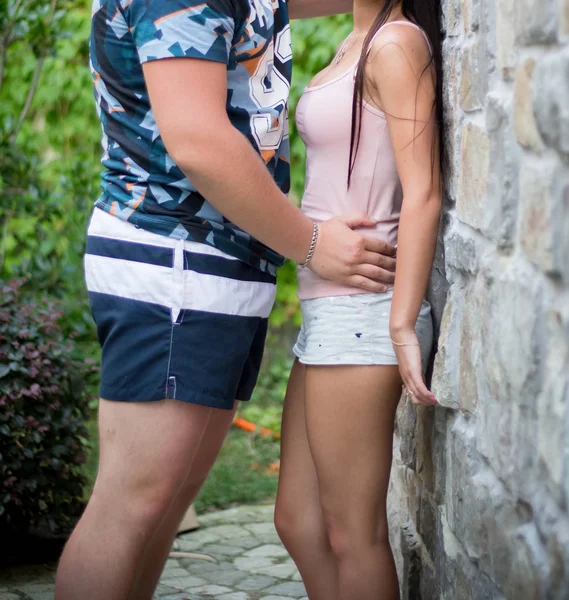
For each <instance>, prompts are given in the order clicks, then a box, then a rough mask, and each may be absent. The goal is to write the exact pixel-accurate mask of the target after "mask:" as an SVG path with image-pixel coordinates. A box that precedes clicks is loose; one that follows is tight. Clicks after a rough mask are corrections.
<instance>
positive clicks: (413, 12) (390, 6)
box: [348, 0, 444, 187]
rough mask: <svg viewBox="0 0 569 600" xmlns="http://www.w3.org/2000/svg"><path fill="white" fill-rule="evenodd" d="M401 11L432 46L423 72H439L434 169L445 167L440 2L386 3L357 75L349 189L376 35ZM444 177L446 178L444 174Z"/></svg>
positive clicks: (390, 0) (402, 0)
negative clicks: (369, 63) (395, 13)
mask: <svg viewBox="0 0 569 600" xmlns="http://www.w3.org/2000/svg"><path fill="white" fill-rule="evenodd" d="M399 6H400V7H401V12H402V14H403V16H404V17H405V18H406V19H407V20H409V21H411V22H412V23H415V25H418V26H419V27H420V28H421V29H422V30H423V31H424V32H425V33H426V34H427V37H428V38H429V42H430V43H431V50H432V54H431V61H430V62H429V64H428V65H427V66H426V67H425V69H424V70H423V73H422V74H421V77H422V76H423V75H424V74H425V73H426V72H427V71H428V70H429V69H430V68H431V67H432V66H433V67H434V72H435V100H434V103H433V112H434V116H435V120H436V125H437V128H438V134H439V141H438V142H437V139H436V137H435V139H434V140H433V148H432V157H431V160H432V165H433V167H434V166H435V164H436V161H437V160H438V161H439V163H440V167H441V170H442V169H443V167H444V150H443V140H442V129H443V73H442V48H441V43H442V39H441V29H440V24H439V14H440V0H386V1H385V4H384V5H383V8H382V9H381V10H380V12H379V14H378V15H377V18H376V19H375V22H374V24H373V25H372V26H371V29H370V30H369V32H368V34H367V36H366V39H365V40H364V44H363V48H362V54H361V57H360V61H359V64H358V68H357V71H356V80H355V87H354V100H353V105H352V134H351V139H350V163H349V172H348V187H349V186H350V183H351V179H352V173H353V170H354V166H355V162H356V158H357V154H358V147H359V144H360V137H361V131H362V114H363V97H364V90H365V81H366V79H365V77H366V76H365V67H366V62H367V59H368V55H369V50H370V47H371V44H372V42H373V38H374V37H375V34H376V33H377V32H378V31H379V29H380V28H381V27H382V26H383V25H385V23H386V22H387V19H388V18H389V15H390V14H391V12H392V11H393V10H394V9H395V8H398V7H399ZM437 150H438V151H437ZM441 175H442V174H441Z"/></svg>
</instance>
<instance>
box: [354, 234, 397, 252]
mask: <svg viewBox="0 0 569 600" xmlns="http://www.w3.org/2000/svg"><path fill="white" fill-rule="evenodd" d="M362 237H363V238H364V248H365V249H366V250H369V251H370V252H378V253H379V254H384V255H386V256H395V255H396V254H397V248H395V246H392V245H391V244H388V243H387V242H385V241H384V240H380V239H378V238H372V237H370V236H369V235H364V236H362Z"/></svg>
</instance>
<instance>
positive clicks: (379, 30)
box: [367, 21, 433, 54]
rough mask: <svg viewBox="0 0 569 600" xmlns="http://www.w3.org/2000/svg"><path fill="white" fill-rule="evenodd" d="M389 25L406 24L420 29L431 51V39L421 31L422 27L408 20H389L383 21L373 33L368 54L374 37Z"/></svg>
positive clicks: (431, 51)
mask: <svg viewBox="0 0 569 600" xmlns="http://www.w3.org/2000/svg"><path fill="white" fill-rule="evenodd" d="M390 25H407V27H414V28H415V29H416V30H417V31H420V32H421V34H422V35H423V37H424V38H425V41H426V42H427V47H428V48H429V52H430V53H431V54H432V53H433V48H432V46H431V41H430V40H429V36H428V35H427V34H426V33H425V32H424V31H423V29H421V27H419V26H418V25H415V23H411V22H410V21H389V22H388V23H384V24H383V25H382V26H381V27H380V28H379V29H378V30H377V31H376V32H375V35H374V36H373V38H372V39H371V43H370V45H369V48H368V51H367V52H368V54H369V53H370V52H371V48H372V46H373V43H374V42H375V38H376V37H377V36H378V35H379V34H380V33H381V31H382V30H383V29H385V28H386V27H389V26H390Z"/></svg>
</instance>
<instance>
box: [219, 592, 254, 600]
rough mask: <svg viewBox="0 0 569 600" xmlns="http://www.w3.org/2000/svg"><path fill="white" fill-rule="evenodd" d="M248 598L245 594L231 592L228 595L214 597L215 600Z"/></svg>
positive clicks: (246, 599)
mask: <svg viewBox="0 0 569 600" xmlns="http://www.w3.org/2000/svg"><path fill="white" fill-rule="evenodd" d="M250 597H251V596H249V594H246V593H245V592H231V593H230V594H222V595H221V596H216V598H217V600H249V598H250Z"/></svg>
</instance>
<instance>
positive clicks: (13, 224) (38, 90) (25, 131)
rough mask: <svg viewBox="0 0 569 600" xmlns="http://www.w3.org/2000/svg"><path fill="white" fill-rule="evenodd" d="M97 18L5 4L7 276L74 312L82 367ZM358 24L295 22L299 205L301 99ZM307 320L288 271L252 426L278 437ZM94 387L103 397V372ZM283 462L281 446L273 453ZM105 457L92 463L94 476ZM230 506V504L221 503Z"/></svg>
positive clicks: (0, 247) (0, 122)
mask: <svg viewBox="0 0 569 600" xmlns="http://www.w3.org/2000/svg"><path fill="white" fill-rule="evenodd" d="M90 17H91V3H90V2H89V1H88V0H76V1H75V2H68V1H67V0H0V280H2V279H3V280H7V279H10V278H12V277H20V276H23V277H26V278H27V284H26V286H25V291H26V292H27V293H28V295H30V296H32V297H33V296H39V295H40V294H41V295H42V296H45V295H47V296H48V297H49V298H52V299H56V300H57V301H58V302H59V306H60V307H61V310H62V313H63V317H62V318H61V320H60V325H61V327H62V329H63V331H64V333H65V334H66V335H70V334H73V335H74V337H75V340H76V344H75V353H76V355H77V356H76V357H77V358H78V359H80V360H83V361H86V360H89V359H90V360H93V359H94V360H98V358H99V349H98V344H97V342H96V336H95V330H94V326H93V323H92V320H91V317H90V314H89V310H88V304H87V296H86V291H85V287H84V282H83V270H82V255H83V250H84V240H85V230H86V226H87V221H88V218H89V215H90V211H91V206H92V204H93V202H94V200H95V199H96V197H97V195H98V186H99V173H100V166H99V158H100V155H101V147H100V125H99V121H98V119H97V116H96V112H95V106H94V100H93V91H92V83H91V76H90V72H89V69H88V53H89V48H88V39H89V29H90ZM350 27H351V19H350V18H349V17H348V16H340V17H332V18H328V19H313V20H306V21H298V22H294V23H293V25H292V31H293V48H294V50H295V64H294V74H293V85H292V90H291V107H290V116H291V152H292V180H293V191H292V194H291V198H292V200H293V201H295V202H298V200H299V198H300V197H301V195H302V190H303V186H304V158H305V155H304V147H303V144H302V141H301V140H300V139H299V137H298V134H297V131H296V127H295V122H294V110H295V106H296V102H297V100H298V98H299V97H300V94H301V93H302V90H303V88H304V87H305V86H306V85H307V84H308V82H309V81H310V79H311V77H312V76H313V75H314V74H315V73H316V72H318V71H319V70H320V69H321V68H323V67H324V66H325V65H326V63H327V62H328V61H329V60H330V59H331V57H332V55H333V53H334V52H335V49H336V48H337V46H338V44H339V43H340V42H341V40H342V39H343V38H344V37H345V36H346V35H347V33H348V32H349V30H350ZM27 105H29V106H27ZM22 117H23V118H22ZM299 320H300V318H299V310H298V301H297V298H296V275H295V267H294V265H293V264H291V263H287V264H286V265H285V266H284V267H283V268H282V269H281V270H280V273H279V281H278V291H277V303H276V306H275V309H274V311H273V314H272V315H271V334H270V339H269V352H268V356H267V359H266V361H265V367H264V369H263V373H262V375H261V380H260V383H259V386H258V389H257V392H256V395H255V402H253V403H250V404H249V405H248V407H247V408H246V409H245V415H246V416H248V417H249V418H250V419H252V420H255V421H256V422H262V424H264V425H266V426H267V425H268V426H271V427H273V428H274V429H278V428H279V427H280V415H281V406H282V400H283V395H284V388H285V384H286V378H287V373H288V368H289V367H290V350H289V349H290V345H291V341H292V335H293V334H292V333H291V331H292V329H293V328H294V326H296V325H298V323H299ZM88 384H89V388H90V390H91V392H92V394H93V395H95V394H96V389H97V378H96V375H94V376H92V378H91V380H90V381H89V382H88ZM93 406H95V405H94V404H93ZM266 445H267V444H266V443H265V442H264V441H263V442H262V443H260V447H262V448H264V447H265V446H266ZM273 445H274V444H273ZM249 447H250V449H251V452H250V453H249V454H250V458H251V460H253V461H256V460H257V458H258V456H257V455H258V453H259V452H260V451H259V452H257V450H256V449H255V444H254V443H251V444H249ZM241 454H242V452H241ZM245 454H247V453H245ZM277 454H278V453H275V452H274V451H273V450H271V452H269V453H268V454H267V456H270V458H276V456H277ZM95 459H96V456H95V457H94V458H93V457H91V460H88V464H90V465H91V467H90V468H91V470H92V471H93V470H94V468H95V467H94V464H95ZM257 462H258V461H257ZM219 468H220V469H222V468H223V465H220V466H219ZM93 473H94V471H93ZM93 473H91V478H92V475H93ZM215 477H216V474H215V472H214V474H213V476H212V478H213V479H214V480H215ZM218 486H219V481H218ZM221 487H223V486H221ZM271 489H272V488H271ZM206 492H207V489H206V490H205V491H204V494H205V495H206V496H207V493H206ZM229 496H231V494H229ZM230 501H231V498H230V497H228V498H226V499H225V500H224V501H223V502H221V501H219V502H217V505H222V504H224V503H227V502H230ZM206 504H207V503H206ZM210 504H212V505H216V501H215V500H212V502H210ZM204 508H206V506H205V505H204Z"/></svg>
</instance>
